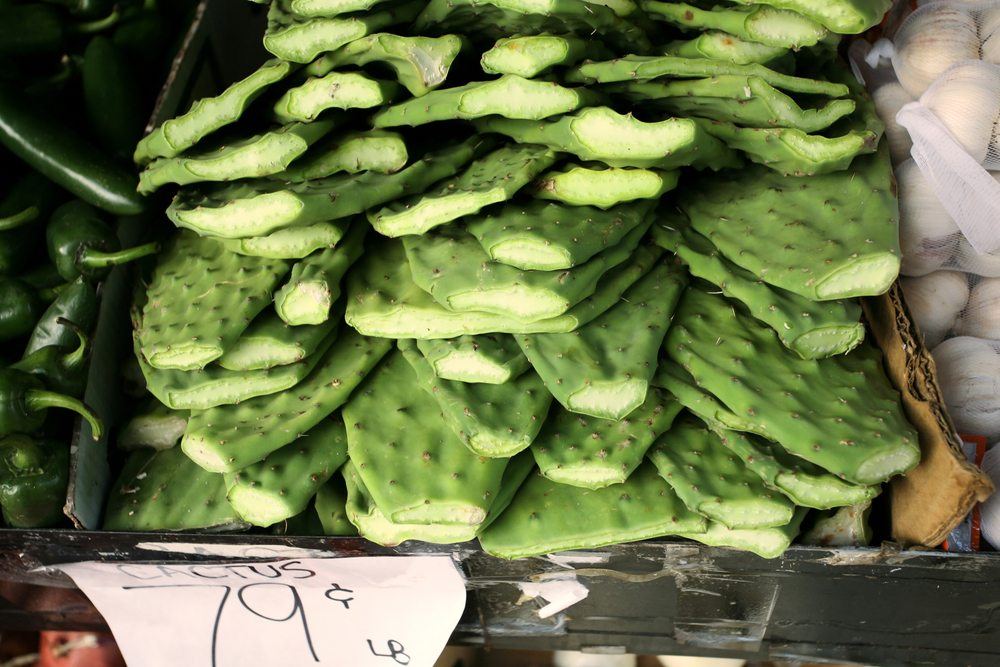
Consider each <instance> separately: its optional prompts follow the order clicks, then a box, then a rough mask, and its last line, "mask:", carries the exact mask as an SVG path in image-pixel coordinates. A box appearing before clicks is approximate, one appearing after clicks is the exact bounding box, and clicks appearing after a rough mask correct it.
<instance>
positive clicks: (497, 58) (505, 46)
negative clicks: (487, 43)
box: [480, 35, 610, 79]
mask: <svg viewBox="0 0 1000 667" xmlns="http://www.w3.org/2000/svg"><path fill="white" fill-rule="evenodd" d="M609 56H610V53H609V52H608V50H607V49H606V48H604V47H603V46H602V45H601V44H600V43H598V42H595V41H593V40H592V39H584V38H583V37H576V36H574V35H525V36H522V37H502V38H500V39H498V40H497V42H496V44H494V45H493V47H492V48H490V49H489V50H488V51H486V52H485V53H483V56H482V58H481V59H480V64H481V66H482V68H483V71H484V72H486V73H487V74H516V75H517V76H523V77H525V78H529V79H530V78H532V77H535V76H538V75H539V74H542V73H543V72H546V71H548V70H549V69H551V68H553V67H555V66H557V65H562V66H567V67H568V66H570V65H575V64H576V63H578V62H580V61H581V60H584V59H587V60H598V59H602V58H607V57H609Z"/></svg>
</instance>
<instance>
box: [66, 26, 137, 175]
mask: <svg viewBox="0 0 1000 667" xmlns="http://www.w3.org/2000/svg"><path fill="white" fill-rule="evenodd" d="M81 72H82V80H83V102H84V105H85V107H86V109H87V118H88V119H89V120H90V126H91V127H92V128H93V130H94V132H95V133H96V134H97V138H98V139H99V140H100V141H101V143H103V144H104V146H105V147H107V149H108V150H110V151H111V152H113V153H115V154H116V155H121V156H123V157H131V155H132V151H134V150H135V144H136V143H137V142H138V141H139V139H141V138H142V131H143V128H144V127H145V125H146V119H145V115H144V113H143V105H142V96H141V94H140V90H139V85H138V83H137V81H136V77H135V73H134V71H133V70H132V68H131V67H130V63H129V62H128V60H127V59H126V56H125V54H124V53H123V52H122V50H121V49H119V48H118V47H117V46H115V44H114V42H112V41H111V40H110V39H109V38H107V37H105V36H103V35H98V36H96V37H94V38H92V39H91V40H90V43H89V44H87V48H86V50H85V51H84V52H83V67H82V69H81Z"/></svg>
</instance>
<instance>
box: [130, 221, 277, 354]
mask: <svg viewBox="0 0 1000 667" xmlns="http://www.w3.org/2000/svg"><path fill="white" fill-rule="evenodd" d="M287 271H288V264H287V262H284V261H281V260H275V259H263V258H259V257H248V256H244V255H237V254H235V253H230V252H226V250H225V249H224V248H223V247H222V245H221V244H220V243H219V242H218V241H216V240H214V239H211V238H205V237H199V236H196V235H194V234H190V233H182V234H178V235H177V236H176V237H175V239H174V240H173V242H172V243H171V245H170V246H169V247H168V248H167V250H166V251H165V252H164V253H163V254H162V255H161V256H160V258H159V263H158V264H157V266H156V269H155V270H154V272H153V277H152V278H151V279H150V282H149V285H148V286H147V288H146V292H145V299H146V301H145V304H144V305H143V306H142V311H141V312H142V315H141V318H140V322H139V326H138V328H137V331H136V334H137V338H138V342H139V346H140V349H141V351H142V355H143V356H144V357H145V359H146V361H147V362H148V363H149V365H150V366H152V367H154V368H160V369H179V370H196V369H200V368H204V367H205V366H206V365H207V364H208V363H209V362H211V361H213V360H215V359H218V358H219V357H221V356H222V354H223V353H224V352H225V351H226V350H227V349H228V348H230V347H232V345H233V344H234V343H235V342H236V340H237V339H238V338H239V337H240V335H241V334H242V333H243V331H244V330H245V329H246V328H247V327H248V326H249V325H250V322H251V321H252V320H253V319H254V318H255V317H256V316H257V314H258V313H259V312H261V311H262V310H264V309H265V308H266V307H267V306H268V304H269V303H270V301H271V293H272V292H273V290H274V288H275V287H277V285H278V281H280V280H281V278H282V276H284V275H285V273H287Z"/></svg>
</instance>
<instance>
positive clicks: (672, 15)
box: [642, 0, 827, 50]
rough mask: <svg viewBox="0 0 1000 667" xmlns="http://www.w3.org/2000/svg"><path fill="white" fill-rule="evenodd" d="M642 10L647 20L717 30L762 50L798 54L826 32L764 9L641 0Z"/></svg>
mask: <svg viewBox="0 0 1000 667" xmlns="http://www.w3.org/2000/svg"><path fill="white" fill-rule="evenodd" d="M642 8H643V9H644V10H645V11H646V12H647V13H648V14H649V15H650V17H652V18H654V19H657V20H661V21H666V22H667V23H670V24H672V25H675V26H677V27H679V28H689V29H694V30H696V31H702V30H721V31H723V32H727V33H729V34H730V35H734V36H736V37H739V38H740V39H743V40H746V41H748V42H757V43H758V44H763V45H764V46H777V47H781V48H788V49H796V50H798V49H800V48H802V47H803V46H813V45H815V44H816V43H817V42H819V41H820V40H821V39H823V38H824V37H826V35H827V30H826V28H824V27H823V26H822V25H820V24H819V23H816V22H815V21H813V20H812V19H810V18H807V17H805V16H803V15H802V14H798V13H796V12H790V11H787V10H784V9H776V8H774V7H767V6H764V5H752V6H749V7H723V6H717V7H713V8H712V9H711V10H705V9H700V8H698V7H695V6H693V5H689V4H686V3H683V2H657V1H656V0H644V1H643V3H642Z"/></svg>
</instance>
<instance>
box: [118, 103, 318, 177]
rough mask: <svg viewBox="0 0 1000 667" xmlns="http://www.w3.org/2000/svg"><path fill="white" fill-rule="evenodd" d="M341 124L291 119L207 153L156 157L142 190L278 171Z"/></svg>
mask: <svg viewBox="0 0 1000 667" xmlns="http://www.w3.org/2000/svg"><path fill="white" fill-rule="evenodd" d="M336 124H337V121H335V120H332V119H330V120H327V119H324V120H321V121H317V122H315V123H291V124H289V125H285V126H284V127H281V128H279V129H277V130H274V131H272V132H267V133H265V134H258V135H257V136H254V137H251V138H249V139H243V140H241V141H235V142H232V143H228V144H226V145H225V146H223V147H222V148H219V149H216V150H213V151H209V152H206V153H200V154H193V155H181V156H178V157H172V158H160V159H158V160H153V161H152V162H150V163H149V164H148V165H146V168H145V169H144V170H143V172H142V173H141V174H139V188H138V190H139V192H140V193H142V194H150V193H152V192H155V191H156V190H157V189H159V188H160V187H161V186H164V185H167V184H170V183H176V184H178V185H189V184H191V183H201V182H204V181H235V180H237V179H240V178H257V177H260V176H270V175H271V174H276V173H278V172H280V171H281V170H282V169H284V168H285V167H287V166H288V165H289V164H291V163H292V161H293V160H295V159H296V158H298V157H299V156H301V155H302V154H303V153H305V152H306V150H307V149H308V148H309V146H311V145H312V144H313V143H315V142H316V141H317V140H318V139H319V138H320V137H322V136H323V135H325V134H327V133H328V132H330V130H332V129H333V128H334V127H335V126H336Z"/></svg>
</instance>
